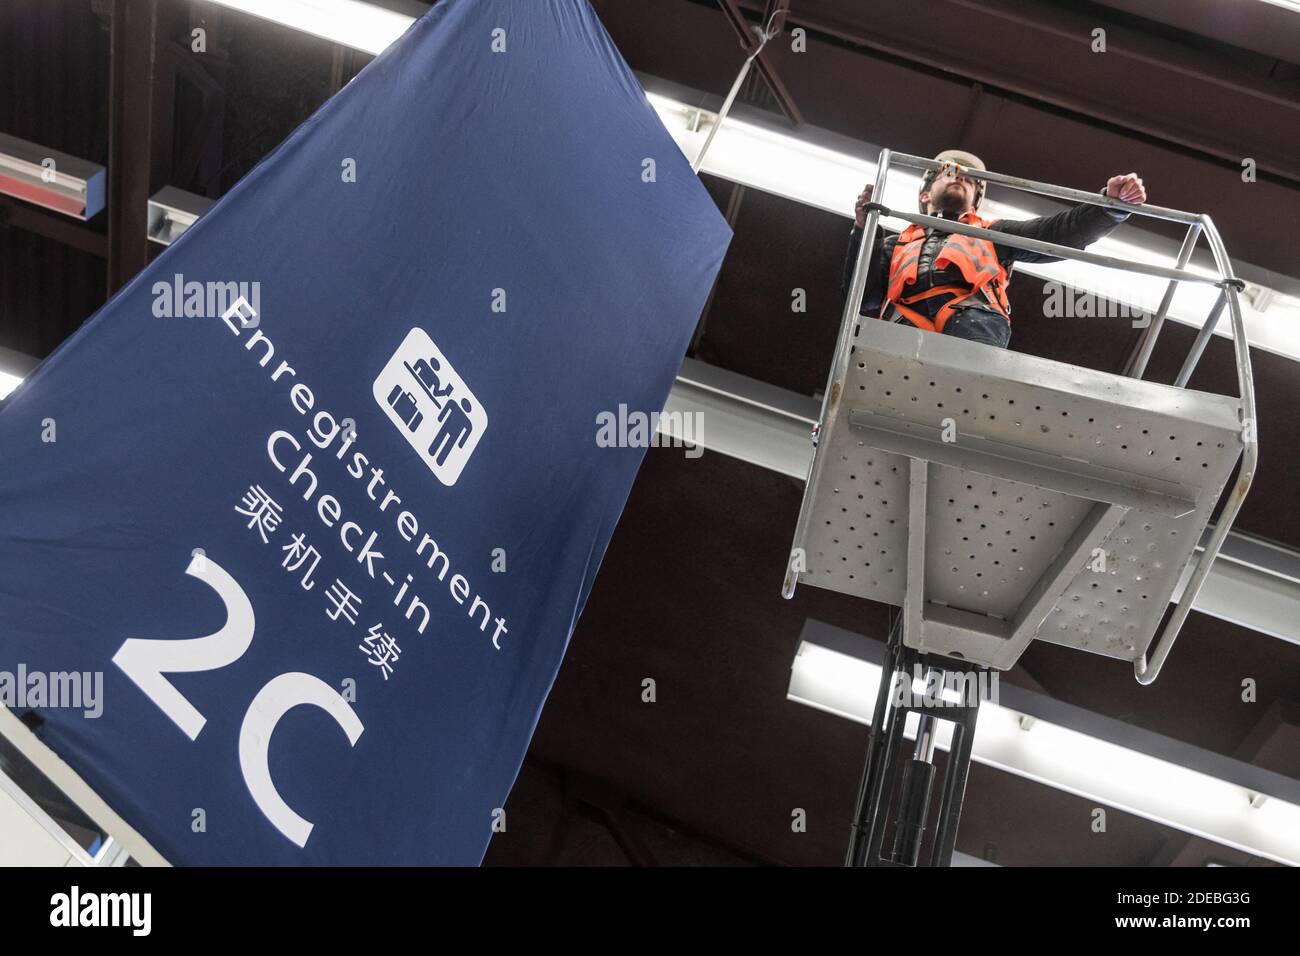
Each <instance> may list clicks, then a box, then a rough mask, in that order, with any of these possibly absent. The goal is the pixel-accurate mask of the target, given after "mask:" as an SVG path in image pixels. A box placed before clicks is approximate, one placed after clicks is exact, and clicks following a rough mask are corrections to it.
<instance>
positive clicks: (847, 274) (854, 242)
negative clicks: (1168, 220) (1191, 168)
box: [841, 205, 1128, 318]
mask: <svg viewBox="0 0 1300 956" xmlns="http://www.w3.org/2000/svg"><path fill="white" fill-rule="evenodd" d="M1127 218H1128V213H1126V212H1118V211H1116V210H1112V209H1108V208H1106V207H1104V206H1086V205H1080V206H1075V207H1074V208H1073V209H1068V210H1066V211H1065V212H1060V213H1057V214H1056V215H1053V216H1039V217H1037V218H1035V219H1022V220H1008V219H1003V220H1001V221H999V222H996V223H994V224H993V225H992V226H989V228H990V229H992V230H996V231H998V232H1005V233H1007V234H1008V235H1011V236H1022V237H1025V238H1028V239H1039V240H1041V241H1043V242H1051V243H1055V244H1057V245H1062V246H1070V247H1072V248H1074V249H1082V248H1084V247H1085V246H1087V245H1089V244H1090V243H1093V242H1096V241H1097V240H1098V239H1100V238H1102V236H1105V235H1106V234H1107V233H1109V232H1111V231H1113V230H1114V229H1115V227H1116V226H1118V225H1119V224H1120V223H1121V222H1123V221H1124V220H1125V219H1127ZM881 234H882V233H881V231H880V230H877V232H876V250H875V254H874V255H873V256H872V259H871V267H870V271H869V272H868V273H867V288H866V292H865V293H864V294H863V296H862V305H861V308H860V309H859V313H860V314H862V315H873V316H874V315H876V314H878V313H879V311H880V306H881V300H882V299H883V298H884V293H885V288H886V286H887V285H888V276H889V263H890V261H891V260H892V259H893V255H894V247H895V246H896V245H897V244H898V236H897V235H896V234H890V235H888V236H886V237H885V239H884V241H883V242H882V241H881V240H880V236H881ZM947 235H948V233H945V232H941V231H939V230H936V229H926V231H925V245H923V246H922V247H921V257H920V260H919V262H918V263H917V272H916V283H915V284H914V285H912V286H909V290H910V291H911V292H924V291H925V290H926V289H930V288H933V287H934V286H941V285H957V286H968V283H967V282H966V280H965V279H964V278H963V277H962V274H961V270H960V269H959V268H958V267H957V266H956V265H955V264H952V263H949V264H948V266H946V267H945V268H943V269H935V267H934V257H935V256H936V255H938V253H939V249H940V248H942V246H943V242H944V239H945V238H946V237H947ZM861 245H862V230H861V229H859V228H858V227H857V225H856V224H854V226H853V230H852V231H851V232H850V233H849V249H848V253H847V254H846V255H845V257H844V274H843V278H842V279H841V289H842V291H843V292H844V294H845V295H848V292H849V283H850V282H852V281H853V266H854V264H855V263H856V261H857V258H858V249H859V248H860V247H861ZM993 248H994V250H995V252H996V253H997V256H998V259H1000V260H1001V262H1002V264H1003V266H1009V265H1010V264H1011V263H1013V262H1060V261H1061V260H1060V258H1059V257H1058V256H1045V255H1042V254H1040V253H1037V252H1029V251H1028V250H1025V249H1013V248H1011V247H1009V246H1002V245H999V244H998V243H996V242H995V243H994V244H993ZM952 298H953V296H950V295H936V296H934V297H932V298H929V299H922V300H921V301H919V302H915V303H913V304H912V306H911V307H912V308H913V309H916V310H917V311H919V312H921V313H922V314H924V315H925V316H926V317H928V318H934V316H935V315H936V314H937V313H938V311H939V309H940V308H941V307H942V306H943V305H944V303H946V302H949V301H951V300H952ZM961 308H963V309H965V308H982V309H985V310H986V311H990V312H991V311H992V309H990V308H989V307H988V306H987V305H986V304H985V303H984V301H983V300H982V299H976V298H971V299H968V300H966V304H964V305H963V306H962V307H961ZM995 314H996V313H995Z"/></svg>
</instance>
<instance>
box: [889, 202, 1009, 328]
mask: <svg viewBox="0 0 1300 956" xmlns="http://www.w3.org/2000/svg"><path fill="white" fill-rule="evenodd" d="M960 221H961V222H964V223H966V224H967V225H969V226H981V227H983V228H985V229H987V228H988V227H989V226H991V225H993V223H995V222H997V220H996V219H990V220H987V221H986V220H984V219H981V218H980V217H979V216H977V215H975V213H974V212H968V213H966V214H965V215H963V216H962V217H961V220H960ZM923 245H925V229H924V228H923V227H921V226H918V225H915V224H914V225H911V226H908V227H907V228H906V229H904V230H903V233H902V235H900V236H899V237H898V244H897V245H895V246H894V256H893V258H892V259H891V260H890V263H889V288H888V290H887V291H886V293H885V296H886V298H885V307H884V308H883V309H881V310H880V315H881V317H882V318H883V317H885V316H887V315H888V314H889V309H890V307H891V306H892V307H893V309H894V310H895V311H897V312H898V313H899V314H900V315H902V316H903V317H904V318H905V319H907V320H908V321H909V322H911V323H912V324H913V325H915V326H916V327H917V328H919V329H924V330H925V331H927V332H942V331H943V327H944V324H945V323H946V322H947V321H948V319H949V318H950V317H951V316H952V314H953V312H955V311H956V310H957V307H958V306H959V305H961V303H962V302H964V301H965V300H966V299H969V298H970V297H971V296H973V295H977V294H979V295H983V296H984V298H985V299H987V300H988V303H989V305H991V306H992V307H993V308H994V309H995V310H996V311H998V312H1000V313H1001V314H1002V315H1004V316H1006V318H1007V321H1008V322H1010V321H1011V304H1010V303H1009V302H1008V301H1007V270H1006V269H1005V268H1003V266H1002V263H1001V262H1000V261H999V260H998V257H997V251H996V250H995V249H994V248H993V243H992V242H990V241H989V240H987V239H975V238H973V237H971V236H958V235H956V234H951V233H950V234H949V235H948V238H947V241H946V242H944V244H943V246H942V248H940V250H939V254H938V255H937V256H935V258H934V264H935V267H936V268H939V269H942V268H944V267H945V266H947V265H948V264H950V263H956V264H957V268H959V269H960V270H961V275H962V278H963V279H965V280H966V283H967V284H966V285H964V286H960V285H944V286H935V287H934V288H932V289H926V290H925V291H924V292H918V293H916V294H914V295H908V294H907V287H908V286H910V285H912V284H913V283H915V282H916V272H917V269H918V267H919V265H920V260H921V247H922V246H923ZM949 292H951V293H953V294H954V297H953V299H952V301H950V302H948V303H946V304H945V305H944V306H943V307H942V308H941V309H939V311H938V313H937V314H936V315H935V317H934V319H933V321H931V320H930V319H928V318H926V317H925V315H923V314H922V313H921V312H918V311H917V310H916V309H910V308H908V306H909V305H910V304H912V303H914V302H919V301H921V300H922V299H929V298H932V297H934V296H936V295H943V294H945V293H949Z"/></svg>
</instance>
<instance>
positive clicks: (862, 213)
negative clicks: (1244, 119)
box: [853, 185, 876, 229]
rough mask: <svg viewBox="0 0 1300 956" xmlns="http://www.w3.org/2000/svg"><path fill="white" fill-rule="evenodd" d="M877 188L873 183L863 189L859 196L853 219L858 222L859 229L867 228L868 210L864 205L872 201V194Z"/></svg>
mask: <svg viewBox="0 0 1300 956" xmlns="http://www.w3.org/2000/svg"><path fill="white" fill-rule="evenodd" d="M875 189H876V187H875V186H871V185H868V186H867V187H866V188H864V189H863V190H862V195H861V196H859V197H858V201H857V204H856V205H855V206H854V207H853V213H854V217H855V218H854V220H853V221H854V222H855V223H856V224H857V227H858V228H859V229H865V228H866V227H867V210H866V209H864V208H863V207H864V206H866V204H867V203H869V202H871V194H872V193H873V192H875Z"/></svg>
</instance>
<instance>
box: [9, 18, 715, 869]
mask: <svg viewBox="0 0 1300 956" xmlns="http://www.w3.org/2000/svg"><path fill="white" fill-rule="evenodd" d="M729 240H730V230H729V229H728V228H727V226H726V224H725V222H724V221H723V219H722V217H721V216H720V215H719V214H718V211H717V209H716V208H715V206H714V205H713V203H712V201H711V200H710V198H709V196H708V194H707V193H706V191H705V189H704V188H703V186H702V185H701V184H700V182H699V180H698V179H697V178H696V177H695V176H694V175H693V174H692V173H691V170H690V168H689V164H688V163H687V162H686V160H685V159H684V157H683V156H682V155H681V152H680V151H679V149H678V148H677V146H676V145H675V144H674V143H673V141H672V139H671V138H670V137H669V135H668V133H667V131H666V130H665V129H664V127H663V125H662V124H661V123H660V121H659V119H658V117H657V116H656V115H655V113H654V111H653V110H652V109H651V107H650V106H649V104H648V103H647V101H646V98H645V96H644V94H643V92H642V90H641V88H640V85H639V84H638V83H637V81H636V79H635V77H634V76H633V75H632V73H631V72H630V70H629V69H628V67H627V65H626V64H625V63H624V62H623V60H622V58H621V57H620V56H619V53H618V51H617V50H616V49H615V47H614V46H613V44H612V42H611V41H610V39H609V37H608V36H607V35H606V33H605V31H604V29H603V28H602V27H601V25H600V23H599V21H598V20H597V18H596V16H595V14H594V13H593V12H592V10H591V9H590V7H589V6H588V4H587V3H586V2H585V0H531V2H528V3H521V2H517V0H443V2H441V3H439V4H438V5H437V6H436V7H434V8H433V10H432V11H431V12H430V13H429V14H428V15H427V16H425V17H424V18H422V19H421V20H419V21H418V22H417V23H416V24H415V25H414V26H412V28H411V29H410V30H409V31H408V32H407V33H406V35H405V36H404V37H403V38H402V39H401V40H400V41H399V42H397V43H396V44H395V45H394V46H392V47H391V48H389V49H388V50H387V51H386V52H385V53H384V54H383V55H382V56H380V57H379V58H378V59H377V60H376V61H375V62H374V63H372V64H371V65H370V66H369V67H367V68H366V69H365V70H364V71H363V72H362V73H361V75H360V76H358V77H357V78H356V79H355V80H353V81H352V82H351V83H350V84H348V86H347V87H346V88H345V89H344V90H343V91H342V92H341V93H339V95H337V96H336V97H334V98H333V99H332V100H330V102H328V103H327V104H326V105H325V106H324V107H323V108H322V109H321V110H320V111H319V112H318V113H317V114H316V115H315V116H313V117H312V118H311V119H309V120H308V121H307V122H306V123H304V124H303V126H302V127H301V128H300V129H298V130H297V131H296V132H295V133H294V134H293V135H292V136H290V137H289V138H288V139H287V140H286V141H285V142H284V143H283V144H282V145H281V146H280V147H279V148H278V149H276V150H275V152H274V153H272V154H271V155H270V156H269V157H268V158H267V159H266V160H265V161H264V162H262V163H261V164H260V165H259V166H258V167H257V168H256V169H254V170H253V171H252V172H251V173H250V174H249V175H248V176H247V177H246V178H245V179H244V180H243V181H241V182H240V183H239V184H238V185H237V186H236V187H235V188H234V189H232V190H231V191H230V193H229V194H228V195H227V196H225V197H224V198H223V199H222V200H221V202H219V203H218V204H217V205H216V206H215V207H214V208H213V209H212V210H211V211H210V212H209V213H208V214H207V215H205V216H204V217H203V218H202V219H200V220H199V222H198V223H197V224H196V225H195V226H194V227H192V228H191V229H190V230H189V231H188V232H187V233H185V234H184V235H183V236H182V237H181V239H180V240H179V241H178V242H176V243H175V244H174V245H173V246H171V247H170V248H169V249H167V250H166V251H165V252H164V253H163V254H162V255H161V256H159V258H158V259H157V260H156V261H155V262H154V263H153V265H152V266H150V267H149V268H148V269H146V270H145V271H144V272H143V273H141V274H140V275H139V276H137V277H136V278H135V279H134V280H133V281H132V282H131V283H130V284H129V285H128V286H127V287H126V288H125V289H123V290H122V291H121V293H119V294H118V295H117V296H116V297H114V298H113V300H112V301H111V302H109V303H108V304H107V305H106V306H105V307H104V308H103V309H101V310H100V311H99V312H98V313H97V314H96V315H95V316H94V317H93V318H92V319H91V320H90V321H88V322H87V323H86V324H85V326H83V328H82V329H81V330H80V331H78V332H77V334H76V335H74V336H73V337H72V338H71V339H70V340H69V341H68V342H66V343H64V345H63V346H62V347H61V348H60V349H59V350H58V351H57V352H56V353H55V354H54V355H52V356H51V357H50V358H49V359H47V360H46V361H45V362H44V363H43V364H42V365H41V367H40V368H39V369H38V370H37V371H36V372H35V373H33V374H32V376H31V377H30V378H29V379H28V381H26V382H25V383H24V384H23V385H22V386H20V387H19V389H18V390H17V391H16V392H15V393H14V394H13V396H12V397H11V398H10V400H9V401H8V402H7V403H6V405H5V407H4V408H3V411H0V449H3V468H2V469H0V702H3V703H6V704H7V705H9V706H10V707H13V708H16V709H21V710H23V711H25V712H27V711H29V712H31V713H33V714H35V715H36V716H37V717H39V727H38V729H37V733H38V735H39V736H40V737H41V738H42V739H43V740H44V742H45V743H46V744H48V745H49V746H50V747H51V748H52V749H53V750H54V751H55V752H56V753H57V754H59V755H60V756H61V757H62V758H63V759H64V760H66V761H67V762H68V763H69V764H70V765H71V766H72V768H73V769H74V770H76V771H77V772H78V773H79V774H80V775H81V776H82V777H83V778H84V779H85V780H86V781H87V782H88V783H89V784H90V785H91V786H92V787H93V788H94V789H95V790H96V791H97V792H98V793H99V794H100V795H101V796H102V797H103V798H104V799H105V800H106V801H107V802H108V803H109V805H110V806H112V807H113V808H114V809H115V810H116V811H117V812H118V813H120V814H121V815H122V817H123V818H124V819H125V820H126V821H127V822H128V823H130V824H131V825H132V826H133V827H135V828H136V829H137V830H138V831H139V832H140V833H141V834H142V835H143V836H144V837H145V838H146V839H147V840H149V842H150V843H151V844H152V845H153V846H154V847H155V848H156V849H157V850H158V851H160V852H161V853H162V854H163V856H165V857H166V858H167V859H168V860H170V861H171V862H173V863H177V864H277V865H278V864H476V863H478V862H479V861H480V860H481V858H482V855H483V853H484V851H485V849H486V846H487V843H488V840H489V839H490V838H491V835H492V833H493V832H494V831H500V830H501V829H502V827H503V826H504V827H506V828H507V832H508V821H506V820H504V818H503V815H502V810H501V808H502V807H503V806H504V803H505V800H506V796H507V794H508V793H509V790H510V787H511V785H512V783H513V781H514V778H515V775H516V773H517V772H518V769H519V765H520V763H521V761H522V760H523V756H524V753H525V751H526V750H527V747H528V742H529V738H530V737H531V734H532V731H533V728H534V725H535V723H536V721H537V718H538V714H539V712H540V709H541V707H542V704H543V702H544V700H545V698H546V695H547V693H548V692H549V690H550V687H551V684H552V681H553V680H554V678H555V674H556V671H557V669H558V667H559V665H560V661H561V658H562V656H563V654H564V651H565V648H566V646H567V644H568V641H569V637H570V634H571V633H572V631H573V628H574V625H575V623H576V621H577V619H578V616H579V614H580V613H581V612H582V608H583V604H584V602H585V601H586V598H587V595H588V592H589V591H590V589H591V586H592V581H593V579H594V577H595V575H596V571H597V568H598V567H599V565H600V561H601V558H602V556H603V555H604V552H605V549H606V546H607V544H608V542H609V539H610V535H611V533H612V532H613V529H614V526H615V524H616V523H617V521H618V518H619V514H620V512H621V509H622V507H623V504H624V502H625V501H626V498H627V495H628V492H629V490H630V488H631V485H632V481H633V479H634V477H635V475H636V472H637V468H638V466H639V464H640V462H641V458H642V456H643V454H644V451H645V448H644V441H640V442H634V441H626V440H625V441H614V442H610V441H602V440H599V438H598V432H599V430H600V427H601V426H600V423H601V421H607V420H608V419H609V418H610V417H611V416H616V415H619V414H620V409H622V410H623V411H624V412H626V410H627V409H632V410H639V411H641V412H642V413H646V414H648V413H650V412H655V411H658V410H659V409H661V408H662V407H663V403H664V401H665V399H666V397H667V395H668V392H669V389H670V387H671V385H672V382H673V378H674V374H675V372H676V371H677V368H678V365H679V363H680V360H681V357H682V355H683V353H684V352H685V350H686V347H687V344H688V342H689V340H690V336H691V333H692V331H693V328H694V325H695V322H696V320H697V318H698V316H699V314H700V311H701V309H702V307H703V305H704V302H705V299H706V296H707V294H708V290H709V287H710V285H711V283H712V281H713V278H714V276H715V274H716V272H717V270H718V268H719V266H720V264H721V261H722V256H723V254H724V252H725V249H726V246H727V243H728V242H729ZM20 669H21V672H22V681H18V679H17V675H18V674H19V672H20ZM5 674H8V675H11V677H10V680H9V682H8V685H7V686H8V687H9V690H10V693H9V694H8V697H7V699H6V696H5V688H6V683H5V681H4V678H3V675H5ZM91 674H102V700H101V701H99V702H98V704H97V705H96V706H95V707H85V706H83V707H80V708H78V707H73V706H67V705H66V702H61V701H60V700H58V699H56V698H57V696H58V691H59V685H60V677H59V675H83V676H84V675H91ZM33 681H36V682H37V684H39V685H40V686H36V684H34V683H33ZM19 684H21V689H22V694H21V695H19V694H18V693H17V689H18V685H19ZM67 689H68V685H67V684H66V683H65V684H64V685H63V690H65V691H66V690H67ZM83 703H84V701H83ZM96 709H98V711H99V712H98V713H96V712H95V711H96Z"/></svg>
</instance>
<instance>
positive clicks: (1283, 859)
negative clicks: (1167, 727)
mask: <svg viewBox="0 0 1300 956" xmlns="http://www.w3.org/2000/svg"><path fill="white" fill-rule="evenodd" d="M880 682H881V667H880V665H878V664H874V663H871V662H870V661H866V660H863V659H861V658H859V657H855V656H853V655H851V654H846V653H843V652H842V651H837V650H833V649H831V648H828V647H824V646H822V645H819V644H815V643H813V642H811V641H807V640H803V641H801V642H800V644H799V649H798V651H797V652H796V654H795V659H794V664H793V666H792V667H791V671H790V688H789V691H788V693H787V697H788V699H790V700H793V701H796V702H798V703H801V704H806V705H808V706H810V707H815V708H816V709H818V710H822V711H826V712H827V713H831V714H835V715H836V716H839V717H846V718H848V719H849V720H854V721H857V722H858V723H862V724H869V723H870V722H871V718H872V716H873V708H874V706H875V700H876V694H877V692H878V690H879V687H880ZM935 715H936V716H937V717H939V718H940V720H939V723H938V732H937V735H936V745H937V746H938V747H939V748H940V749H943V750H947V749H948V747H949V745H950V744H951V742H952V724H951V723H949V722H948V721H945V720H943V719H942V718H943V711H942V709H941V708H936V710H935ZM1026 716H1032V715H1026V714H1022V713H1020V712H1019V711H1015V710H1012V709H1010V708H1008V707H1004V706H1002V705H1000V704H998V703H995V702H993V701H985V702H984V703H983V705H982V706H981V707H980V714H979V720H978V723H977V724H976V730H975V740H974V744H973V750H972V759H974V760H977V761H979V762H980V763H982V764H985V765H987V766H990V767H996V768H998V769H999V770H1005V771H1006V772H1008V773H1013V774H1016V775H1017V776H1021V777H1026V778H1028V779H1030V780H1035V781H1037V782H1038V783H1042V784H1046V785H1047V786H1049V787H1054V788H1056V789H1058V790H1064V791H1066V792H1068V793H1073V794H1076V795H1078V796H1081V797H1084V798H1085V799H1088V800H1095V801H1096V802H1097V803H1099V804H1104V805H1106V806H1110V807H1115V808H1118V809H1121V810H1125V811H1127V812H1129V813H1133V814H1136V815H1137V816H1140V817H1145V818H1146V819H1148V820H1154V821H1156V822H1157V823H1162V824H1165V825H1166V826H1170V827H1174V828H1176V829H1178V830H1182V831H1183V832H1185V833H1191V834H1193V835H1195V836H1199V837H1203V838H1205V839H1207V840H1212V841H1213V842H1215V843H1219V844H1222V845H1224V846H1230V847H1233V848H1235V849H1238V850H1241V851H1242V852H1245V853H1252V854H1255V855H1257V856H1262V857H1266V858H1268V859H1270V860H1274V861H1276V862H1278V863H1285V864H1288V865H1291V866H1296V865H1300V807H1298V806H1296V805H1295V804H1293V803H1288V802H1287V801H1284V800H1282V799H1279V798H1277V797H1274V796H1271V795H1269V796H1268V799H1266V800H1263V801H1262V802H1261V801H1260V800H1259V797H1260V794H1257V793H1252V792H1251V791H1249V790H1247V789H1246V788H1245V787H1243V786H1240V785H1238V784H1236V783H1232V782H1230V781H1227V780H1220V779H1218V778H1216V777H1212V776H1209V775H1208V774H1205V773H1201V772H1200V771H1197V770H1193V769H1191V768H1189V767H1184V766H1181V765H1179V764H1175V763H1171V762H1169V761H1166V760H1161V759H1159V758H1157V757H1152V756H1149V755H1148V754H1144V753H1141V752H1139V751H1136V750H1132V749H1129V748H1127V747H1123V746H1121V745H1119V744H1116V743H1112V742H1110V741H1108V740H1103V739H1101V738H1098V737H1092V736H1089V735H1087V734H1084V733H1080V732H1079V731H1076V730H1073V729H1070V728H1067V727H1062V726H1059V725H1056V724H1053V723H1050V722H1048V721H1046V720H1044V719H1042V718H1041V717H1036V716H1034V717H1032V720H1030V721H1024V719H1023V718H1025V717H1026ZM917 723H918V718H917V717H916V715H915V713H913V714H910V715H909V716H908V722H907V726H906V728H905V731H906V734H907V736H909V737H911V738H913V739H914V738H915V736H916V725H917ZM1026 725H1027V726H1028V728H1029V729H1024V727H1025V726H1026Z"/></svg>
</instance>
